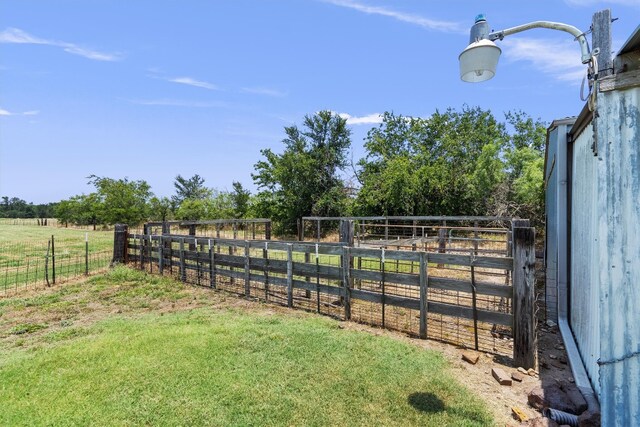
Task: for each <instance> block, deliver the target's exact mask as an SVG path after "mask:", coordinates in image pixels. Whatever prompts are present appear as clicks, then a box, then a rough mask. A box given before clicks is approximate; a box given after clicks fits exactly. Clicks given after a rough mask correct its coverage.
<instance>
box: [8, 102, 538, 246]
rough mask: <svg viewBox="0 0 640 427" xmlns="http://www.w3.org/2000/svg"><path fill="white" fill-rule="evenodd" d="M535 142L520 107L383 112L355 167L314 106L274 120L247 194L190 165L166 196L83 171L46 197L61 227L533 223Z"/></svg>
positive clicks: (341, 135) (341, 132)
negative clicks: (425, 220) (84, 176)
mask: <svg viewBox="0 0 640 427" xmlns="http://www.w3.org/2000/svg"><path fill="white" fill-rule="evenodd" d="M545 139H546V125H545V123H543V122H541V121H540V120H539V119H538V120H534V119H533V118H531V117H530V116H528V115H527V114H526V113H524V112H521V111H516V112H507V113H505V114H504V118H503V119H499V118H497V117H496V116H495V115H494V114H493V113H492V112H491V111H489V110H483V109H481V108H479V107H473V108H472V107H468V106H464V107H462V109H461V110H455V109H452V108H449V109H447V110H445V111H438V110H436V111H435V112H434V113H433V114H432V115H431V116H429V117H426V118H418V117H408V116H402V115H398V114H394V113H392V112H387V113H385V114H384V115H383V117H382V122H381V123H380V124H379V125H378V126H377V127H374V128H372V129H371V130H370V131H369V132H368V134H367V136H366V137H365V140H364V148H365V156H364V157H363V158H362V159H360V160H359V161H358V162H356V163H355V164H354V163H353V162H350V161H349V154H350V150H351V131H350V129H349V127H348V126H347V122H346V119H344V118H342V117H340V116H339V115H337V114H335V113H333V112H330V111H320V112H318V113H315V114H312V115H308V116H306V117H305V118H304V120H303V122H302V125H301V126H297V125H293V126H287V127H285V128H284V139H283V140H282V149H281V150H280V151H279V152H276V151H274V150H271V149H263V150H261V155H262V156H261V159H260V160H259V161H258V162H257V163H256V164H255V166H254V173H252V175H251V176H252V179H253V182H254V183H255V185H256V187H257V190H258V191H257V192H256V193H255V194H250V192H249V191H248V190H247V189H245V188H243V186H242V185H241V184H240V183H239V182H234V183H233V187H232V190H231V191H227V190H217V189H214V188H209V187H207V186H206V185H205V181H204V179H203V178H202V177H201V176H199V175H198V174H194V175H193V176H192V177H190V178H184V177H182V176H181V175H178V176H177V177H176V178H175V181H174V186H175V194H174V195H172V196H171V197H157V196H156V195H154V194H153V192H152V191H151V187H150V186H149V184H148V183H147V182H146V181H144V180H139V181H132V180H129V179H127V178H122V179H113V178H107V177H98V176H91V177H89V184H91V185H92V186H93V187H94V189H95V190H94V191H93V192H91V193H89V194H82V195H77V196H73V197H71V198H69V199H66V200H62V201H60V202H58V203H57V204H51V205H47V206H49V208H50V209H52V214H53V216H54V217H56V218H58V220H59V221H61V222H63V223H66V224H70V223H71V224H82V225H94V226H97V225H100V224H115V223H128V224H139V223H141V222H144V221H147V220H155V221H162V220H172V219H177V220H205V219H217V218H246V217H261V218H271V219H272V220H273V221H274V227H275V228H274V231H275V232H277V233H280V234H287V233H295V232H296V227H297V221H298V219H299V218H300V217H302V216H309V215H313V216H347V215H357V216H368V215H397V216H403V215H493V216H519V217H527V218H530V219H532V220H533V221H534V222H537V223H541V222H542V221H543V219H544V188H543V176H544V173H543V165H544V148H545ZM14 199H15V198H13V199H8V198H6V197H5V198H3V205H2V210H0V214H1V215H3V216H5V215H6V212H16V210H15V209H14V210H8V208H7V206H9V205H11V206H13V205H12V204H11V203H13V202H11V203H9V205H5V202H6V201H7V200H10V201H12V200H14ZM25 203H26V202H25ZM21 206H22V205H21ZM27 206H30V205H28V204H27ZM34 208H35V207H34ZM49 212H51V211H49ZM24 217H27V216H26V215H24Z"/></svg>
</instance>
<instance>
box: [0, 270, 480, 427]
mask: <svg viewBox="0 0 640 427" xmlns="http://www.w3.org/2000/svg"><path fill="white" fill-rule="evenodd" d="M0 384H2V387H0V425H16V426H21V425H24V426H27V425H28V426H38V425H89V424H90V425H128V426H129V425H317V426H320V425H362V426H364V425H367V426H368V425H409V426H411V425H426V426H484V425H492V424H493V419H492V416H491V415H490V413H489V411H488V409H487V407H486V406H484V404H483V403H482V402H481V401H480V400H479V399H478V398H477V397H475V396H473V395H472V394H471V393H470V392H469V391H468V390H467V389H466V388H465V387H464V386H463V385H461V384H460V383H459V382H458V380H456V379H455V378H454V377H453V375H452V371H451V370H450V367H449V365H448V362H447V361H446V360H445V358H444V356H442V355H441V354H440V353H438V352H435V351H431V350H425V349H421V348H418V347H416V346H413V345H411V344H408V343H406V342H402V341H397V340H394V339H391V338H389V337H385V336H376V335H373V334H370V333H366V332H361V331H354V330H348V329H343V328H342V326H341V322H339V321H336V320H333V319H330V318H326V317H321V316H318V315H315V314H312V313H306V312H302V311H291V310H287V309H286V308H281V307H278V306H273V305H266V304H262V303H258V302H252V301H247V300H245V299H240V298H237V297H235V296H231V295H229V294H227V293H225V292H223V291H211V290H209V289H204V288H196V287H190V286H188V285H185V284H183V283H180V282H176V281H174V280H173V279H171V278H169V277H160V276H156V275H149V274H146V273H144V272H141V271H136V270H133V269H130V268H126V267H116V268H114V269H111V270H108V272H106V273H104V274H100V275H96V276H93V277H90V278H87V279H80V280H78V281H76V282H71V283H67V284H65V285H62V286H59V287H56V288H51V289H46V290H44V291H38V292H26V293H24V294H23V295H20V296H14V297H7V298H3V299H1V300H0Z"/></svg>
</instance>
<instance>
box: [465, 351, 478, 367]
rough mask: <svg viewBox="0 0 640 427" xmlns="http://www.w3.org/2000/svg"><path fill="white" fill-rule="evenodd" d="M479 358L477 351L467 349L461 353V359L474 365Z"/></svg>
mask: <svg viewBox="0 0 640 427" xmlns="http://www.w3.org/2000/svg"><path fill="white" fill-rule="evenodd" d="M479 359H480V355H479V354H478V353H472V352H469V351H465V352H463V353H462V360H464V361H465V362H469V363H471V364H472V365H475V364H476V363H478V360H479Z"/></svg>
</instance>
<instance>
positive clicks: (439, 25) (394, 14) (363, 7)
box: [320, 0, 469, 34]
mask: <svg viewBox="0 0 640 427" xmlns="http://www.w3.org/2000/svg"><path fill="white" fill-rule="evenodd" d="M320 1H323V2H324V3H330V4H333V5H335V6H340V7H346V8H349V9H353V10H357V11H358V12H362V13H366V14H369V15H381V16H386V17H389V18H393V19H396V20H398V21H402V22H407V23H409V24H413V25H418V26H420V27H423V28H426V29H428V30H434V31H441V32H445V33H463V34H466V33H467V32H468V31H469V29H468V26H467V28H465V27H464V26H463V25H461V24H460V23H458V22H450V21H441V20H437V19H431V18H426V17H424V16H420V15H416V14H413V13H405V12H399V11H397V10H393V9H389V8H386V7H382V6H371V5H368V4H365V3H361V2H359V1H354V0H320Z"/></svg>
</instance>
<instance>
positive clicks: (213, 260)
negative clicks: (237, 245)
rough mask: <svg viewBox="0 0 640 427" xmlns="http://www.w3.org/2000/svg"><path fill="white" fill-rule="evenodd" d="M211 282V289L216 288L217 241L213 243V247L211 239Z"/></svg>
mask: <svg viewBox="0 0 640 427" xmlns="http://www.w3.org/2000/svg"><path fill="white" fill-rule="evenodd" d="M209 263H210V264H209V280H210V284H211V287H212V288H213V289H215V288H216V241H215V240H214V241H213V246H212V245H211V239H209Z"/></svg>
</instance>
